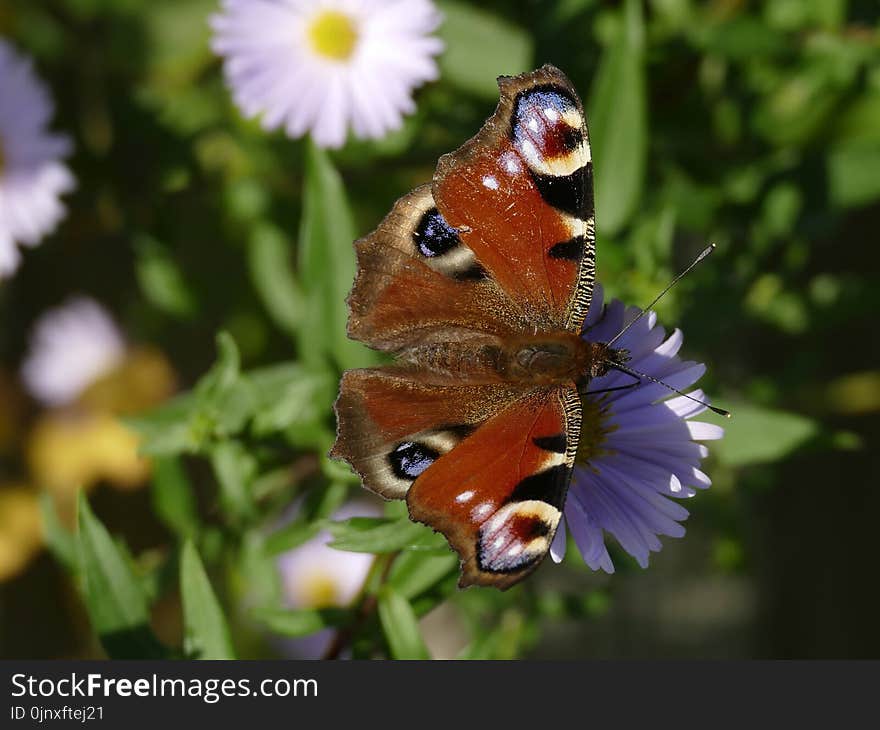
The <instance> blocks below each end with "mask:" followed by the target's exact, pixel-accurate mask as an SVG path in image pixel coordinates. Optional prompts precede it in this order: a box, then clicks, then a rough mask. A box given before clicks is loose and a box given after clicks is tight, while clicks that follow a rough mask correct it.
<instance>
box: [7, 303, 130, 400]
mask: <svg viewBox="0 0 880 730" xmlns="http://www.w3.org/2000/svg"><path fill="white" fill-rule="evenodd" d="M125 353H126V346H125V341H124V339H123V336H122V333H121V332H120V330H119V328H118V327H117V326H116V324H115V323H114V321H113V319H112V318H111V317H110V315H109V314H108V313H107V311H106V310H105V309H104V308H103V307H101V305H100V304H98V303H97V302H95V301H94V300H92V299H88V298H86V297H76V298H73V299H71V300H69V301H67V302H66V303H64V304H62V305H61V306H60V307H57V308H56V309H51V310H49V311H47V312H45V313H44V314H43V315H41V316H40V318H39V319H38V320H37V323H36V325H35V326H34V329H33V332H32V334H31V341H30V348H29V351H28V354H27V356H26V357H25V360H24V363H23V364H22V367H21V377H22V380H23V381H24V384H25V386H26V387H27V389H28V391H29V392H30V393H31V395H33V396H34V397H35V398H36V399H37V400H39V401H41V402H42V403H44V404H45V405H47V406H62V405H65V404H67V403H70V402H72V401H74V400H76V398H77V397H78V396H79V395H80V394H81V393H82V392H83V391H84V390H85V389H86V388H88V387H89V386H90V385H92V384H93V383H94V382H96V381H97V380H98V379H99V378H101V377H102V376H103V375H106V374H108V373H110V372H111V371H112V370H113V369H114V368H116V367H118V366H119V365H120V364H121V363H122V361H123V359H124V358H125Z"/></svg>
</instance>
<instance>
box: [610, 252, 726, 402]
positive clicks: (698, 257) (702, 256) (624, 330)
mask: <svg viewBox="0 0 880 730" xmlns="http://www.w3.org/2000/svg"><path fill="white" fill-rule="evenodd" d="M714 250H715V244H714V243H710V244H709V245H708V246H706V248H704V249H703V250H702V252H701V253H700V255H699V256H697V258H695V259H694V260H693V261H692V262H691V265H690V266H688V267H687V268H686V269H685V270H684V271H682V272H681V273H680V274H679V275H678V276H676V277H675V278H674V279H673V280H672V281H670V282H669V284H668V286H667V287H666V288H665V289H664V290H663V291H662V292H660V293H659V294H658V295H657V296H656V297H654V301H653V302H651V303H650V304H649V305H648V306H647V307H645V308H644V309H643V310H642V311H641V312H639V315H638V317H636V318H635V319H634V320H633V321H632V322H630V323H629V324H628V325H627V326H626V327H624V328H623V329H622V330H620V332H618V333H617V334H616V335H614V337H612V338H611V341H610V342H608V343H607V344H608V347H611V345H613V344H614V343H615V342H617V340H619V339H620V338H621V337H622V336H623V334H624V333H625V332H626V331H627V330H628V329H629V328H630V327H632V326H633V325H634V324H635V323H636V322H638V321H639V320H640V319H641V318H642V317H644V316H645V315H646V314H647V313H648V312H650V311H651V309H652V308H653V307H654V305H655V304H656V303H657V302H659V301H660V299H662V298H663V295H664V294H666V292H668V291H669V290H670V289H672V287H674V286H675V285H676V284H677V283H678V282H679V281H680V280H681V279H682V278H683V277H684V275H685V274H687V273H688V272H689V271H690V270H691V269H692V268H694V266H696V265H697V264H698V263H700V261H702V260H703V259H704V258H706V257H707V256H708V255H709V254H710V253H712V252H713V251H714ZM710 407H711V406H710Z"/></svg>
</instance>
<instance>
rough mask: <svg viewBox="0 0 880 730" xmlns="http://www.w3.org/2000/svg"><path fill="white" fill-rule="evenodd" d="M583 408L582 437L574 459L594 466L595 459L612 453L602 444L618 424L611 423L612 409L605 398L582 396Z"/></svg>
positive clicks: (584, 464) (582, 463)
mask: <svg viewBox="0 0 880 730" xmlns="http://www.w3.org/2000/svg"><path fill="white" fill-rule="evenodd" d="M581 409H582V411H583V417H582V420H581V439H580V442H579V443H578V450H577V454H576V455H575V459H574V460H575V463H576V464H580V465H581V466H588V467H591V468H592V462H593V461H594V460H596V459H597V458H598V457H600V456H603V455H607V454H610V453H612V452H611V451H610V450H609V449H604V448H602V444H604V443H605V439H606V438H607V437H608V434H610V433H612V432H613V431H615V430H617V426H616V425H614V424H612V423H611V419H610V418H609V415H610V409H609V407H608V404H607V403H606V402H605V401H604V399H602V400H587V399H586V398H581Z"/></svg>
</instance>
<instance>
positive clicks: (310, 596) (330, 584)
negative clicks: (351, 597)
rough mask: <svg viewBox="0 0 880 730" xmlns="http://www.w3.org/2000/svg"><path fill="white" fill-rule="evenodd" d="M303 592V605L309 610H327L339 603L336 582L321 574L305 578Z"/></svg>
mask: <svg viewBox="0 0 880 730" xmlns="http://www.w3.org/2000/svg"><path fill="white" fill-rule="evenodd" d="M301 591H302V597H303V603H304V604H305V605H306V606H308V607H309V608H327V607H328V606H336V605H337V604H338V603H339V590H338V588H337V586H336V582H335V581H334V580H333V579H332V578H330V577H329V576H327V575H323V574H321V573H317V574H314V575H310V576H308V577H306V578H304V579H303V585H302V588H301Z"/></svg>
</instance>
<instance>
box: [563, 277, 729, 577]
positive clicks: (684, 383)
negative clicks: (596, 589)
mask: <svg viewBox="0 0 880 730" xmlns="http://www.w3.org/2000/svg"><path fill="white" fill-rule="evenodd" d="M640 311H641V310H639V309H638V308H637V307H629V308H626V307H625V306H624V304H623V303H622V302H620V301H618V300H616V299H615V300H613V301H612V302H611V303H610V304H608V306H604V305H603V293H602V288H601V286H597V287H596V289H595V290H594V292H593V301H592V304H591V306H590V311H589V312H588V314H587V317H586V320H585V322H584V333H583V337H584V338H585V339H587V340H589V341H591V342H608V341H609V340H611V338H612V337H614V336H615V335H616V334H617V333H618V332H620V331H621V330H622V329H623V326H624V324H625V323H627V322H630V321H632V320H633V319H634V318H635V317H636V316H637V315H638V314H639V312H640ZM682 341H683V337H682V333H681V331H680V330H678V329H676V330H675V331H674V332H673V333H672V334H671V335H670V336H669V337H667V336H666V331H665V330H664V329H663V328H662V327H660V326H658V325H657V317H656V315H655V314H654V312H650V313H649V314H647V315H645V316H644V317H643V318H642V319H641V320H640V321H639V322H637V323H636V324H634V325H633V326H632V327H631V328H630V329H629V330H628V331H627V332H626V333H625V334H624V335H623V336H622V337H621V338H620V339H619V340H617V341H616V342H615V347H620V348H623V349H625V350H628V351H629V353H630V356H631V360H630V361H629V362H628V363H627V365H628V366H629V367H631V368H633V369H634V370H638V371H641V372H643V373H645V374H647V375H651V376H653V377H655V378H659V379H661V380H663V381H664V382H666V383H668V384H669V385H671V386H673V387H675V388H678V389H679V390H682V389H685V388H689V387H690V386H692V385H693V384H694V383H696V382H697V380H699V379H700V377H702V375H703V373H705V371H706V366H705V365H702V364H701V363H696V362H687V361H682V360H681V359H680V358H679V357H678V356H677V354H678V350H679V348H680V347H681V344H682ZM630 382H632V378H631V377H630V376H628V375H626V374H625V373H621V372H618V371H614V370H612V371H611V372H609V373H608V374H606V375H604V376H602V377H600V378H595V379H593V380H592V381H590V384H589V390H590V391H601V390H604V389H607V388H615V387H618V386H622V385H628V384H629V383H630ZM669 395H670V393H669V391H668V390H667V389H666V388H664V387H663V386H662V385H656V384H653V383H643V384H640V385H638V387H634V388H630V389H626V390H617V391H612V392H606V393H595V394H592V395H588V396H586V397H585V398H584V401H583V403H584V413H583V424H582V427H581V442H580V446H579V449H578V455H577V459H576V463H575V469H574V476H573V478H572V482H571V487H570V489H569V493H568V498H567V500H566V504H565V520H564V522H563V523H561V524H560V525H559V529H558V531H557V533H556V538H555V539H554V541H553V546H552V547H551V550H550V554H551V557H552V558H553V560H554V561H556V562H559V561H560V560H562V558H563V557H564V555H565V545H566V529H565V526H566V525H567V526H568V530H569V531H571V534H572V537H573V538H574V542H575V544H576V545H577V547H578V549H579V550H580V552H581V555H582V556H583V559H584V561H585V562H586V563H587V565H589V566H590V567H591V568H592V569H593V570H598V569H600V568H601V569H602V570H604V571H605V572H606V573H613V572H614V564H613V563H612V562H611V557H610V556H609V554H608V550H607V548H606V546H605V535H604V533H605V532H607V533H610V534H611V535H613V536H614V538H615V539H616V540H617V542H618V543H620V546H621V547H622V548H623V549H624V550H626V551H627V552H628V553H629V554H630V555H632V556H633V557H634V558H635V559H636V561H637V562H638V564H639V565H640V566H642V567H643V568H645V567H647V566H648V557H649V555H650V553H652V552H657V551H659V550H660V548H661V547H662V545H661V543H660V540H659V536H660V535H667V536H669V537H682V536H683V535H684V533H685V529H684V527H683V526H682V525H681V524H680V523H681V522H682V521H683V520H685V519H686V518H687V516H688V511H687V510H686V509H685V508H684V507H682V506H681V505H680V504H678V503H677V502H675V501H673V500H674V499H681V498H686V497H692V496H694V494H696V491H695V490H696V489H705V488H707V487H708V486H709V485H710V484H711V481H710V480H709V477H707V476H706V475H705V474H704V473H703V472H702V471H700V469H699V466H700V461H701V460H702V459H703V458H705V456H706V455H707V454H708V449H707V448H706V447H705V446H703V445H702V444H700V443H697V442H698V441H708V440H712V439H719V438H721V436H722V435H723V434H724V431H723V429H722V428H720V427H719V426H715V425H713V424H709V423H701V422H699V421H692V420H690V419H692V418H693V417H694V416H697V415H699V414H700V413H702V412H703V411H705V410H706V407H705V406H703V405H700V404H699V403H695V402H694V401H692V400H689V399H687V398H683V397H681V396H677V397H672V398H669V397H667V396H669ZM690 395H691V396H692V397H693V398H697V399H699V400H705V396H704V394H703V392H702V391H701V390H694V391H692V392H691V393H690Z"/></svg>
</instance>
